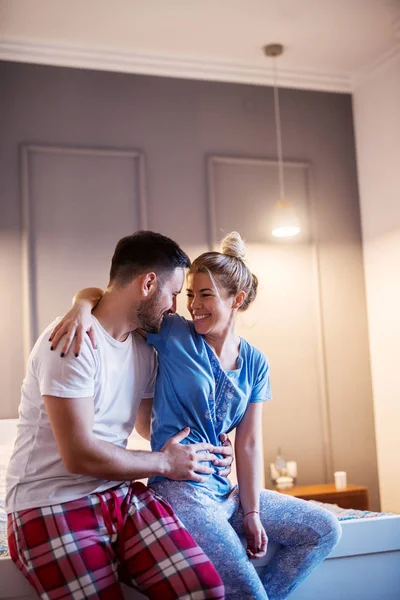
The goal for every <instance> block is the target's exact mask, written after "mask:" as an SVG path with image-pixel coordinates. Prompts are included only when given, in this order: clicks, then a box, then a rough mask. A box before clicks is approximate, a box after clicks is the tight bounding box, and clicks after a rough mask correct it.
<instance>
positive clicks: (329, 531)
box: [321, 509, 342, 551]
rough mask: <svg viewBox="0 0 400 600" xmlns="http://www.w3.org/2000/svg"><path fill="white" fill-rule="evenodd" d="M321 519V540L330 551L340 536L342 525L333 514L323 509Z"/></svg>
mask: <svg viewBox="0 0 400 600" xmlns="http://www.w3.org/2000/svg"><path fill="white" fill-rule="evenodd" d="M322 519H323V528H322V531H323V534H322V535H321V542H323V543H324V544H325V545H326V546H327V547H328V548H329V551H332V550H333V548H334V547H335V546H336V545H337V544H338V542H339V540H340V538H341V537H342V526H341V525H340V523H339V521H338V519H337V518H336V517H335V515H333V514H332V513H330V512H329V511H327V510H325V509H324V514H323V515H322Z"/></svg>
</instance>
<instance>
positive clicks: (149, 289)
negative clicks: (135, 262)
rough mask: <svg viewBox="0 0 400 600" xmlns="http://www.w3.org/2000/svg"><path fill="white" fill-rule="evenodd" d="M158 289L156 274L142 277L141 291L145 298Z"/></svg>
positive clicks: (152, 273) (147, 274)
mask: <svg viewBox="0 0 400 600" xmlns="http://www.w3.org/2000/svg"><path fill="white" fill-rule="evenodd" d="M156 287H157V275H156V273H154V272H150V273H145V274H144V275H142V281H141V284H140V289H141V292H142V294H143V296H149V295H151V294H152V293H153V292H154V290H155V289H156Z"/></svg>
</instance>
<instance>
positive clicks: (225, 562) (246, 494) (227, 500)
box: [53, 232, 340, 600]
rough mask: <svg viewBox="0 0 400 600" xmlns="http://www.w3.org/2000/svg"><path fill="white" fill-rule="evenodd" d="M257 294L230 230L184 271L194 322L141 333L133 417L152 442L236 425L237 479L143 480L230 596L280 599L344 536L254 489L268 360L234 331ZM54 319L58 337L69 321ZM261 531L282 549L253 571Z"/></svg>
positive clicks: (172, 322) (333, 524)
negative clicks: (150, 357)
mask: <svg viewBox="0 0 400 600" xmlns="http://www.w3.org/2000/svg"><path fill="white" fill-rule="evenodd" d="M256 293H257V278H256V277H255V276H253V275H252V274H251V272H250V271H249V269H248V268H247V266H246V264H245V262H244V243H243V240H242V239H241V237H240V236H239V234H237V233H236V232H233V233H231V234H230V235H228V236H227V237H226V238H225V240H224V241H223V243H222V252H221V253H219V252H207V253H205V254H202V255H201V256H199V257H198V258H197V259H196V260H195V261H194V263H193V265H192V267H191V269H190V271H189V274H188V278H187V306H188V309H189V312H190V315H191V317H192V321H188V320H186V319H184V318H182V317H180V316H178V315H170V316H167V317H165V318H164V322H163V325H162V328H161V331H160V333H157V334H153V333H150V334H147V341H148V343H150V344H153V345H154V346H155V348H156V349H157V351H158V361H159V367H158V374H157V382H156V390H155V398H154V404H153V406H151V403H149V402H148V401H144V403H142V405H141V407H140V409H139V413H138V417H137V421H136V424H135V427H136V428H137V429H138V431H139V432H140V433H142V434H143V435H144V436H145V437H148V435H149V433H150V431H149V417H150V413H151V412H152V426H151V445H152V449H153V450H159V449H160V448H162V446H163V445H164V444H165V442H166V441H167V440H168V439H169V438H170V437H171V436H172V435H174V434H175V433H177V432H178V431H180V430H181V429H182V428H184V427H185V426H189V427H190V434H189V436H188V437H187V438H186V439H185V440H184V443H193V442H198V441H207V442H210V443H212V444H214V445H215V446H218V445H221V442H220V441H219V436H220V434H221V433H227V432H229V431H231V430H232V429H234V428H236V440H235V456H236V461H237V476H238V487H237V486H232V485H231V484H230V483H229V481H228V480H226V479H225V478H223V477H221V476H220V475H219V473H218V467H216V468H215V471H214V473H213V474H212V475H210V476H208V477H207V479H206V481H205V482H203V483H196V482H181V481H172V480H168V479H163V478H161V477H158V478H155V479H151V480H150V481H149V485H150V486H151V488H152V489H153V491H154V492H156V493H158V494H159V495H161V496H162V497H163V498H164V499H166V500H167V501H168V502H169V503H170V504H171V505H172V507H173V509H174V511H175V512H176V514H177V515H178V517H179V518H180V519H181V521H182V522H183V524H184V525H185V526H186V527H187V529H188V530H189V532H190V533H191V535H192V536H193V538H194V539H195V540H196V542H197V543H198V544H199V545H200V546H201V548H202V549H203V551H204V552H205V553H206V554H207V555H208V557H209V558H210V559H211V560H212V562H213V563H214V565H215V567H216V568H217V570H218V572H219V574H220V575H221V577H222V579H223V582H224V585H225V590H226V597H227V598H229V600H244V599H246V598H248V599H250V598H257V599H266V598H268V599H269V600H283V598H286V597H287V596H288V595H289V594H290V593H291V592H292V591H293V590H294V589H295V587H297V585H298V584H299V583H300V582H301V581H303V580H304V579H305V577H307V576H308V575H309V574H310V573H311V571H312V570H313V569H314V568H315V567H316V566H317V565H318V564H319V563H320V562H321V561H322V560H323V559H324V558H325V556H327V555H328V554H329V553H330V552H331V550H332V548H333V547H334V546H335V545H336V543H337V542H338V540H339V538H340V526H339V524H338V522H337V520H336V519H335V518H334V517H333V516H332V515H331V514H330V513H328V512H327V511H325V510H324V509H321V508H317V507H315V506H313V505H311V504H309V503H307V502H305V501H303V500H298V499H296V498H292V497H290V496H286V495H283V494H279V493H277V492H272V491H269V490H262V491H261V490H260V485H259V482H260V479H261V440H260V433H259V432H260V427H259V425H260V422H261V411H262V403H263V402H264V401H266V400H269V398H270V384H269V366H268V362H267V359H266V358H265V356H264V355H263V354H262V353H261V352H260V351H259V350H257V349H256V348H254V347H253V346H251V345H250V344H248V343H247V342H246V341H245V340H244V339H242V338H240V337H239V336H237V334H236V333H235V320H236V316H237V313H238V311H244V310H246V309H247V307H248V306H249V305H250V303H251V302H253V300H254V299H255V297H256ZM83 297H85V294H84V293H83ZM80 298H82V293H80ZM80 311H82V309H80ZM72 314H73V315H75V316H74V319H75V322H79V321H81V320H82V318H83V317H84V315H82V314H80V312H79V310H77V311H75V313H74V312H73V313H72ZM58 327H59V329H58V332H57V339H59V337H60V335H62V334H63V333H65V332H66V329H67V325H64V324H63V322H61V323H60V324H59V326H58ZM53 345H54V343H53ZM267 534H268V538H269V539H270V540H273V541H274V542H277V543H278V544H280V545H281V548H280V549H279V550H278V552H277V553H276V554H275V556H274V558H273V559H272V560H271V562H270V563H269V564H268V566H267V567H265V568H264V570H263V572H261V574H260V576H259V575H258V574H257V572H256V570H255V568H254V566H253V565H252V563H251V562H250V560H249V559H254V558H259V557H262V556H263V555H264V554H265V552H266V548H267V540H268V538H267ZM242 535H245V536H246V539H247V549H246V550H245V549H244V548H243V546H242V544H241V542H240V540H239V537H238V536H242Z"/></svg>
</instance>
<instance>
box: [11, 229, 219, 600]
mask: <svg viewBox="0 0 400 600" xmlns="http://www.w3.org/2000/svg"><path fill="white" fill-rule="evenodd" d="M189 264H190V261H189V258H188V257H187V255H186V254H185V253H184V252H183V251H182V250H181V248H180V247H179V246H178V245H177V244H176V243H175V242H173V241H172V240H170V239H169V238H166V237H165V236H162V235H160V234H156V233H153V232H149V231H142V232H137V233H136V234H134V235H132V236H128V237H126V238H123V239H122V240H120V241H119V242H118V244H117V247H116V250H115V253H114V256H113V259H112V265H111V271H110V282H109V285H108V288H107V291H106V293H105V295H104V296H103V298H102V299H101V301H100V302H99V304H98V305H97V306H96V308H95V310H94V311H93V314H94V317H95V325H94V328H95V336H96V341H97V348H93V346H92V344H91V343H90V341H89V339H86V340H85V342H84V344H83V347H82V351H81V353H80V354H79V355H78V356H76V357H74V356H73V355H70V354H67V355H66V356H64V353H61V355H60V354H59V353H56V352H49V350H48V337H49V332H50V331H51V330H52V329H53V327H54V323H53V324H51V325H50V326H49V327H48V328H47V329H46V330H45V331H44V333H43V334H42V335H41V336H40V338H39V340H38V341H37V343H36V345H35V347H34V348H33V350H32V353H31V356H30V358H29V362H28V371H27V375H26V377H25V380H24V383H23V387H22V399H21V405H20V409H19V412H20V420H19V425H18V436H17V441H16V444H15V448H14V452H13V455H12V458H11V461H10V464H9V469H8V473H7V498H6V509H7V513H8V524H9V529H8V532H9V547H10V554H11V557H12V559H13V560H14V562H15V563H16V565H17V566H18V568H19V569H20V570H21V571H22V573H23V574H24V575H25V577H26V578H27V579H28V580H29V582H30V583H31V584H32V585H33V587H34V588H35V590H36V591H37V593H38V594H39V596H40V597H41V598H42V599H46V600H53V599H54V600H55V599H56V598H57V599H61V598H74V599H82V598H93V599H94V598H99V599H101V600H107V599H112V600H119V599H121V598H123V593H122V590H121V586H120V581H121V580H122V581H124V582H125V583H128V584H129V585H131V586H134V587H138V588H139V589H140V590H141V591H142V592H143V593H144V594H146V595H147V596H148V597H149V598H154V599H157V600H161V599H162V600H168V599H171V600H172V599H175V598H194V597H196V599H197V598H198V599H201V598H221V599H222V598H223V597H224V590H223V585H222V582H221V579H220V578H219V575H218V574H217V572H216V571H215V569H214V567H213V566H212V564H211V563H210V562H209V560H208V558H207V557H206V556H205V555H204V554H203V553H202V551H201V550H200V548H199V547H198V546H197V545H196V544H195V542H194V541H193V539H192V538H191V536H190V535H189V533H188V532H187V531H186V530H185V529H184V528H183V526H182V525H181V523H180V522H179V521H178V519H177V518H176V517H175V515H174V513H173V511H172V509H171V508H170V506H169V505H168V504H167V503H165V502H164V501H163V500H162V499H161V498H159V497H157V496H154V495H152V494H151V492H150V491H149V490H148V489H147V488H146V487H145V486H144V485H143V484H141V483H138V482H137V483H135V482H134V480H135V479H140V478H142V477H151V476H155V475H163V476H166V477H170V478H172V479H180V480H188V479H190V480H195V481H201V480H202V474H203V475H204V474H207V473H210V472H212V468H210V467H209V466H206V463H205V462H204V463H203V464H202V461H210V460H211V461H213V460H216V457H215V455H214V454H212V451H213V450H214V448H213V447H212V446H211V444H207V443H200V444H193V445H185V444H180V442H181V441H182V440H183V439H184V438H185V437H186V436H187V434H188V432H187V431H183V432H181V433H180V434H178V435H176V436H175V437H174V438H171V439H170V440H169V441H168V442H167V444H166V445H165V446H164V448H163V449H162V450H161V452H144V451H142V452H140V451H130V450H126V449H125V448H126V442H127V438H128V436H129V434H130V433H131V431H132V428H133V425H134V422H135V417H136V411H137V408H138V405H139V403H140V401H141V400H142V398H148V397H152V395H153V388H154V378H155V372H156V360H155V353H154V350H153V349H152V348H151V347H149V346H147V344H146V343H145V341H144V340H143V339H142V338H141V337H140V336H139V335H138V334H136V333H134V332H135V330H136V329H144V330H146V331H151V332H157V331H159V329H160V327H161V323H162V319H163V317H164V315H166V314H168V313H169V312H172V311H175V308H176V296H177V295H178V293H179V292H180V291H181V288H182V285H183V280H184V269H185V267H187V266H189ZM209 452H211V454H210V453H209ZM192 594H193V595H192Z"/></svg>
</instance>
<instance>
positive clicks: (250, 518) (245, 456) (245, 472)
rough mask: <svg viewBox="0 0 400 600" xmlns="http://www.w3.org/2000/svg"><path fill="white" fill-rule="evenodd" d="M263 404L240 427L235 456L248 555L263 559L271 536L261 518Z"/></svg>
mask: <svg viewBox="0 0 400 600" xmlns="http://www.w3.org/2000/svg"><path fill="white" fill-rule="evenodd" d="M261 417H262V403H261V402H260V403H258V402H252V403H250V404H249V406H248V408H247V410H246V413H245V415H244V417H243V419H242V420H241V422H240V423H239V425H238V427H237V428H236V439H235V455H236V470H237V477H238V483H239V494H240V503H241V505H242V508H243V513H244V521H243V525H244V529H245V533H246V539H247V554H248V555H249V557H250V558H260V557H261V556H264V554H265V553H266V550H267V542H268V539H267V535H266V533H265V530H264V527H263V526H262V523H261V521H260V515H259V511H260V479H261V468H262V459H261Z"/></svg>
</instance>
